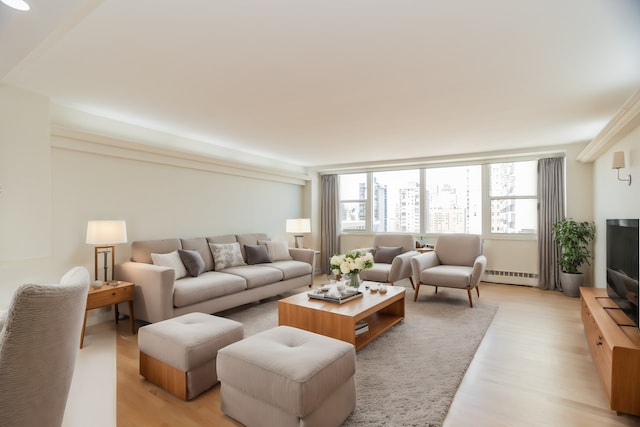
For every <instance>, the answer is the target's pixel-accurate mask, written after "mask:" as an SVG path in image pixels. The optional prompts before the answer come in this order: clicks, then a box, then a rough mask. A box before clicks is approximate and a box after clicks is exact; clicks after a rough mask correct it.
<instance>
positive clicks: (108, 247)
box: [87, 221, 127, 282]
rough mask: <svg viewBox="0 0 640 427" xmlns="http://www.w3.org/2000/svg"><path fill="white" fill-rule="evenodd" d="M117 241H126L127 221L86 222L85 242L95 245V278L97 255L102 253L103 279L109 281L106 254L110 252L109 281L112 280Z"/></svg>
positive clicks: (96, 276) (96, 275)
mask: <svg viewBox="0 0 640 427" xmlns="http://www.w3.org/2000/svg"><path fill="white" fill-rule="evenodd" d="M118 243H127V223H126V222H125V221H89V222H88V223H87V244H89V245H96V246H95V258H94V263H95V268H94V273H95V278H96V280H99V279H98V255H99V254H102V255H103V256H104V259H103V263H102V265H103V269H104V279H103V282H109V280H108V278H107V277H108V275H107V273H108V270H109V264H108V262H107V255H108V254H109V253H111V281H113V266H114V265H115V258H116V248H115V246H114V245H116V244H118Z"/></svg>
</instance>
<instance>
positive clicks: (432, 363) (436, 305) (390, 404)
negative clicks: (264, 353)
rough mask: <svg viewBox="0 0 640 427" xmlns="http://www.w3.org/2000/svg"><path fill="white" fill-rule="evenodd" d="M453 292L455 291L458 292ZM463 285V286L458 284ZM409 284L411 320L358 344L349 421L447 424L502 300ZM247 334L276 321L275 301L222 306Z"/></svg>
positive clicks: (407, 307) (352, 423) (355, 423)
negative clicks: (416, 294) (494, 302)
mask: <svg viewBox="0 0 640 427" xmlns="http://www.w3.org/2000/svg"><path fill="white" fill-rule="evenodd" d="M452 292H455V291H452ZM459 292H462V291H459ZM464 296H465V298H458V297H456V296H455V295H454V296H453V297H450V298H449V297H447V296H446V292H443V291H441V292H439V293H438V295H437V296H435V297H434V296H433V294H429V295H426V294H425V295H421V296H420V298H419V299H418V302H413V292H412V291H411V290H410V289H409V291H408V292H407V298H406V303H405V319H404V321H403V322H401V323H399V324H397V325H395V326H394V327H392V328H391V329H390V330H388V331H387V332H385V333H384V334H382V335H381V336H379V337H378V338H376V339H375V340H374V341H372V342H371V343H369V344H368V345H367V346H366V347H364V348H363V349H361V350H360V351H358V353H357V356H356V360H357V362H356V363H357V365H356V393H357V403H356V410H355V411H354V412H353V413H352V414H351V416H350V417H349V418H347V420H346V421H345V423H344V424H343V425H344V426H389V427H391V426H393V427H396V426H421V427H426V426H429V427H435V426H441V425H442V423H443V421H444V418H445V416H446V415H447V412H448V411H449V407H450V405H451V402H452V401H453V397H454V395H455V393H456V390H457V389H458V386H459V385H460V382H461V381H462V377H463V376H464V373H465V372H466V370H467V368H468V367H469V364H470V363H471V360H472V359H473V355H474V354H475V352H476V350H477V348H478V345H480V342H481V341H482V337H483V336H484V334H485V332H486V331H487V329H488V327H489V324H490V323H491V320H492V319H493V316H494V315H495V313H496V311H497V307H495V306H490V305H486V304H483V303H482V301H481V299H480V300H478V299H476V301H474V303H475V304H476V307H474V308H470V307H469V304H468V301H467V299H466V295H464ZM221 315H224V316H225V317H228V318H231V319H234V320H237V321H239V322H241V323H243V325H244V327H245V336H250V335H253V334H255V333H258V332H260V331H263V330H266V329H269V328H272V327H274V326H277V324H278V314H277V301H275V300H271V301H267V302H263V303H262V304H258V305H252V306H249V307H248V308H246V309H242V310H237V311H229V312H227V313H221Z"/></svg>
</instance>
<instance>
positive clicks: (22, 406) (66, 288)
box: [0, 267, 89, 427]
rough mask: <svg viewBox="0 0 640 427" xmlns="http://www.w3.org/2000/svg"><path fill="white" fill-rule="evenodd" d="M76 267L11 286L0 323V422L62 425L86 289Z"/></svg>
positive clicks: (87, 288)
mask: <svg viewBox="0 0 640 427" xmlns="http://www.w3.org/2000/svg"><path fill="white" fill-rule="evenodd" d="M76 269H84V267H76ZM84 270H85V271H86V269H84ZM77 272H80V273H84V272H82V271H79V270H76V271H75V272H74V273H72V274H70V275H65V281H67V282H66V283H61V284H58V285H34V284H26V285H21V286H20V287H19V288H18V289H17V290H16V292H15V294H14V297H13V300H12V302H11V305H10V307H9V310H8V312H7V314H6V318H5V321H4V323H3V325H2V326H1V327H0V425H3V426H25V427H31V426H34V427H35V426H60V425H61V424H62V419H63V416H64V410H65V407H66V403H67V397H68V393H69V388H70V387H71V379H72V377H73V371H74V368H75V360H76V355H77V353H78V347H79V344H80V328H81V327H82V320H83V318H84V311H85V306H86V303H87V292H88V290H89V272H88V271H87V272H86V276H85V275H84V274H80V275H78V274H75V273H77ZM84 277H86V280H85V279H83V278H84ZM61 282H62V281H61Z"/></svg>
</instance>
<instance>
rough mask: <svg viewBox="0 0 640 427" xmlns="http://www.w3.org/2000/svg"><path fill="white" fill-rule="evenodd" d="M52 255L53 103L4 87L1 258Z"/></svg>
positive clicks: (0, 107)
mask: <svg viewBox="0 0 640 427" xmlns="http://www.w3.org/2000/svg"><path fill="white" fill-rule="evenodd" d="M49 255H51V162H50V151H49V101H48V99H47V98H45V97H42V96H39V95H34V94H31V93H28V92H24V91H21V90H19V89H16V88H13V87H10V86H0V261H12V260H21V259H25V258H35V257H47V256H49Z"/></svg>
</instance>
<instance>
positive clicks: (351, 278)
mask: <svg viewBox="0 0 640 427" xmlns="http://www.w3.org/2000/svg"><path fill="white" fill-rule="evenodd" d="M361 283H362V282H361V281H360V274H359V273H351V274H348V275H347V286H350V287H352V288H356V289H358V288H359V287H360V284H361Z"/></svg>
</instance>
